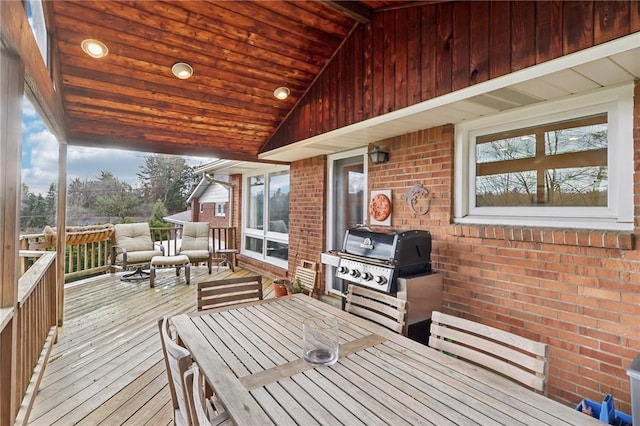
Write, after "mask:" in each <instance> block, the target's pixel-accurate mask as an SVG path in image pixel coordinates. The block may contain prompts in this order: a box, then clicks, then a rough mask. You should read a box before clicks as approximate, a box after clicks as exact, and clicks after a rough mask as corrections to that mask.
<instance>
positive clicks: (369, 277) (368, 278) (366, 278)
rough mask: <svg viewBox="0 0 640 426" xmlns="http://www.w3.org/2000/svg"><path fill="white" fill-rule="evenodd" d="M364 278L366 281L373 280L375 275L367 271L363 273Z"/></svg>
mask: <svg viewBox="0 0 640 426" xmlns="http://www.w3.org/2000/svg"><path fill="white" fill-rule="evenodd" d="M362 279H363V280H365V281H371V280H372V279H373V275H371V274H370V273H369V272H365V273H364V274H362Z"/></svg>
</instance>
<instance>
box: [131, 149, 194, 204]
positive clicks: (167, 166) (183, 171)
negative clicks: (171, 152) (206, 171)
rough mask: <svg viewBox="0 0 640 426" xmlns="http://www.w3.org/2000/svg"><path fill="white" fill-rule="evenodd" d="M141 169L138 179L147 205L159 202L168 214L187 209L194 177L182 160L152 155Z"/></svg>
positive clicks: (146, 159)
mask: <svg viewBox="0 0 640 426" xmlns="http://www.w3.org/2000/svg"><path fill="white" fill-rule="evenodd" d="M141 168H142V171H141V172H140V173H138V178H139V179H140V182H141V184H142V194H143V197H144V200H145V202H146V203H147V205H151V204H152V203H155V202H156V201H157V200H160V201H162V203H163V204H164V206H165V207H166V208H167V211H168V213H169V214H173V213H177V212H180V211H183V210H185V209H186V208H187V202H186V200H187V197H188V196H189V193H190V191H191V189H192V187H193V183H194V181H195V180H196V177H195V174H194V173H193V168H191V167H189V166H188V165H187V163H186V161H185V160H184V158H182V157H173V156H165V155H155V154H154V155H150V156H147V157H146V158H145V164H144V165H143V166H141Z"/></svg>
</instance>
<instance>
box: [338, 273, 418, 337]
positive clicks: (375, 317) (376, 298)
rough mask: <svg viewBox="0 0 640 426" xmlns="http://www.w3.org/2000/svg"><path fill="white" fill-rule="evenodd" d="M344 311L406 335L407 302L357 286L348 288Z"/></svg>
mask: <svg viewBox="0 0 640 426" xmlns="http://www.w3.org/2000/svg"><path fill="white" fill-rule="evenodd" d="M345 310H346V311H347V312H350V313H352V314H354V315H357V316H359V317H362V318H366V319H368V320H370V321H373V322H375V323H378V324H380V325H382V326H384V327H386V328H388V329H390V330H393V331H395V332H396V333H400V334H402V335H405V336H406V335H407V301H406V300H402V299H398V298H397V297H393V296H390V295H388V294H385V293H380V292H379V291H375V290H369V289H368V288H364V287H360V286H357V285H350V286H349V293H348V294H347V303H346V306H345Z"/></svg>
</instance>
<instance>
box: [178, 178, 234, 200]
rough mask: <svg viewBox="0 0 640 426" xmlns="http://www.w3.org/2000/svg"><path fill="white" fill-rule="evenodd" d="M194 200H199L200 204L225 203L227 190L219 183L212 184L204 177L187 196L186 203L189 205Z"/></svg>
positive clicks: (227, 198)
mask: <svg viewBox="0 0 640 426" xmlns="http://www.w3.org/2000/svg"><path fill="white" fill-rule="evenodd" d="M220 182H221V181H220ZM194 199H199V202H200V203H226V202H227V201H229V189H228V188H227V187H226V186H225V185H223V184H221V183H219V182H212V181H211V180H210V179H208V178H206V177H204V178H202V180H200V182H199V183H198V185H197V186H196V188H195V189H194V190H193V192H192V193H191V195H189V198H188V199H187V203H191V201H193V200H194Z"/></svg>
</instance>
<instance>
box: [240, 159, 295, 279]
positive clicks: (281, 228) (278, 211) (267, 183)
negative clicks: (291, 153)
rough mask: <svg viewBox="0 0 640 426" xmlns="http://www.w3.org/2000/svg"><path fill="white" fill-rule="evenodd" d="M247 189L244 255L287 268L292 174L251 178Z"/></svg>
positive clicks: (264, 174) (280, 171)
mask: <svg viewBox="0 0 640 426" xmlns="http://www.w3.org/2000/svg"><path fill="white" fill-rule="evenodd" d="M245 188H246V190H245V191H244V193H245V212H246V213H245V215H244V227H243V253H244V254H245V255H247V256H250V257H253V258H256V259H260V260H263V261H265V262H269V263H272V264H275V265H277V266H281V267H284V268H286V267H287V262H288V258H289V170H288V169H287V170H276V171H271V172H267V173H261V174H256V175H252V176H248V177H246V178H245ZM265 195H266V196H265Z"/></svg>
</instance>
